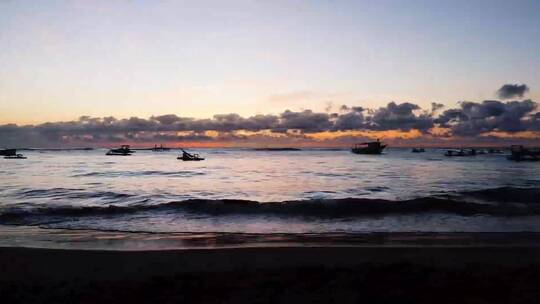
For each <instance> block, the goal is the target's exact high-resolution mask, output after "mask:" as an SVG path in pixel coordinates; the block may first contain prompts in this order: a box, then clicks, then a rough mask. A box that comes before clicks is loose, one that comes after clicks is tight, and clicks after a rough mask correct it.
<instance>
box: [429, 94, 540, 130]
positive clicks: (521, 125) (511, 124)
mask: <svg viewBox="0 0 540 304" xmlns="http://www.w3.org/2000/svg"><path fill="white" fill-rule="evenodd" d="M536 107H537V104H536V103H535V102H533V101H532V100H523V101H510V102H501V101H498V100H484V101H483V102H480V103H477V102H471V101H464V102H461V103H460V109H449V110H446V111H444V112H443V113H442V114H441V116H439V117H438V118H437V119H436V120H435V122H436V123H438V124H439V125H440V126H442V127H447V128H451V129H452V134H454V135H461V136H474V135H478V134H481V133H485V132H491V131H505V132H518V131H527V130H533V129H535V127H534V119H533V118H534V116H531V115H532V112H533V111H534V110H535V109H536Z"/></svg>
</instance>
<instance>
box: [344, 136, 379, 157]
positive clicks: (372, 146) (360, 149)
mask: <svg viewBox="0 0 540 304" xmlns="http://www.w3.org/2000/svg"><path fill="white" fill-rule="evenodd" d="M384 148H386V145H383V144H382V143H381V142H380V141H379V140H378V139H377V141H372V142H365V143H360V144H356V145H354V147H353V148H352V150H351V152H352V153H355V154H381V153H382V151H383V150H384Z"/></svg>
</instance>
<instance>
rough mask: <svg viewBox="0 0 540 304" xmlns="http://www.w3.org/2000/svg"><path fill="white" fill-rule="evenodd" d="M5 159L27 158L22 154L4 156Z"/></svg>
mask: <svg viewBox="0 0 540 304" xmlns="http://www.w3.org/2000/svg"><path fill="white" fill-rule="evenodd" d="M4 159H26V156H24V155H22V154H15V155H8V156H4Z"/></svg>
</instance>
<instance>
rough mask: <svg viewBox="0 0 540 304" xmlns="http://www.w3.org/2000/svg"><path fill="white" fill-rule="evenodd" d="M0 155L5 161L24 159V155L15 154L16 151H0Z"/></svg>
mask: <svg viewBox="0 0 540 304" xmlns="http://www.w3.org/2000/svg"><path fill="white" fill-rule="evenodd" d="M0 155H3V156H4V158H5V159H26V157H25V156H24V155H22V154H17V149H4V150H0Z"/></svg>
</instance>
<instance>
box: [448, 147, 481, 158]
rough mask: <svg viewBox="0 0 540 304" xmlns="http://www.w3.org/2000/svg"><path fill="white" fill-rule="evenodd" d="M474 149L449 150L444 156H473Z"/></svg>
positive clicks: (474, 153)
mask: <svg viewBox="0 0 540 304" xmlns="http://www.w3.org/2000/svg"><path fill="white" fill-rule="evenodd" d="M474 155H476V149H450V150H446V152H445V153H444V156H450V157H451V156H474Z"/></svg>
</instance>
